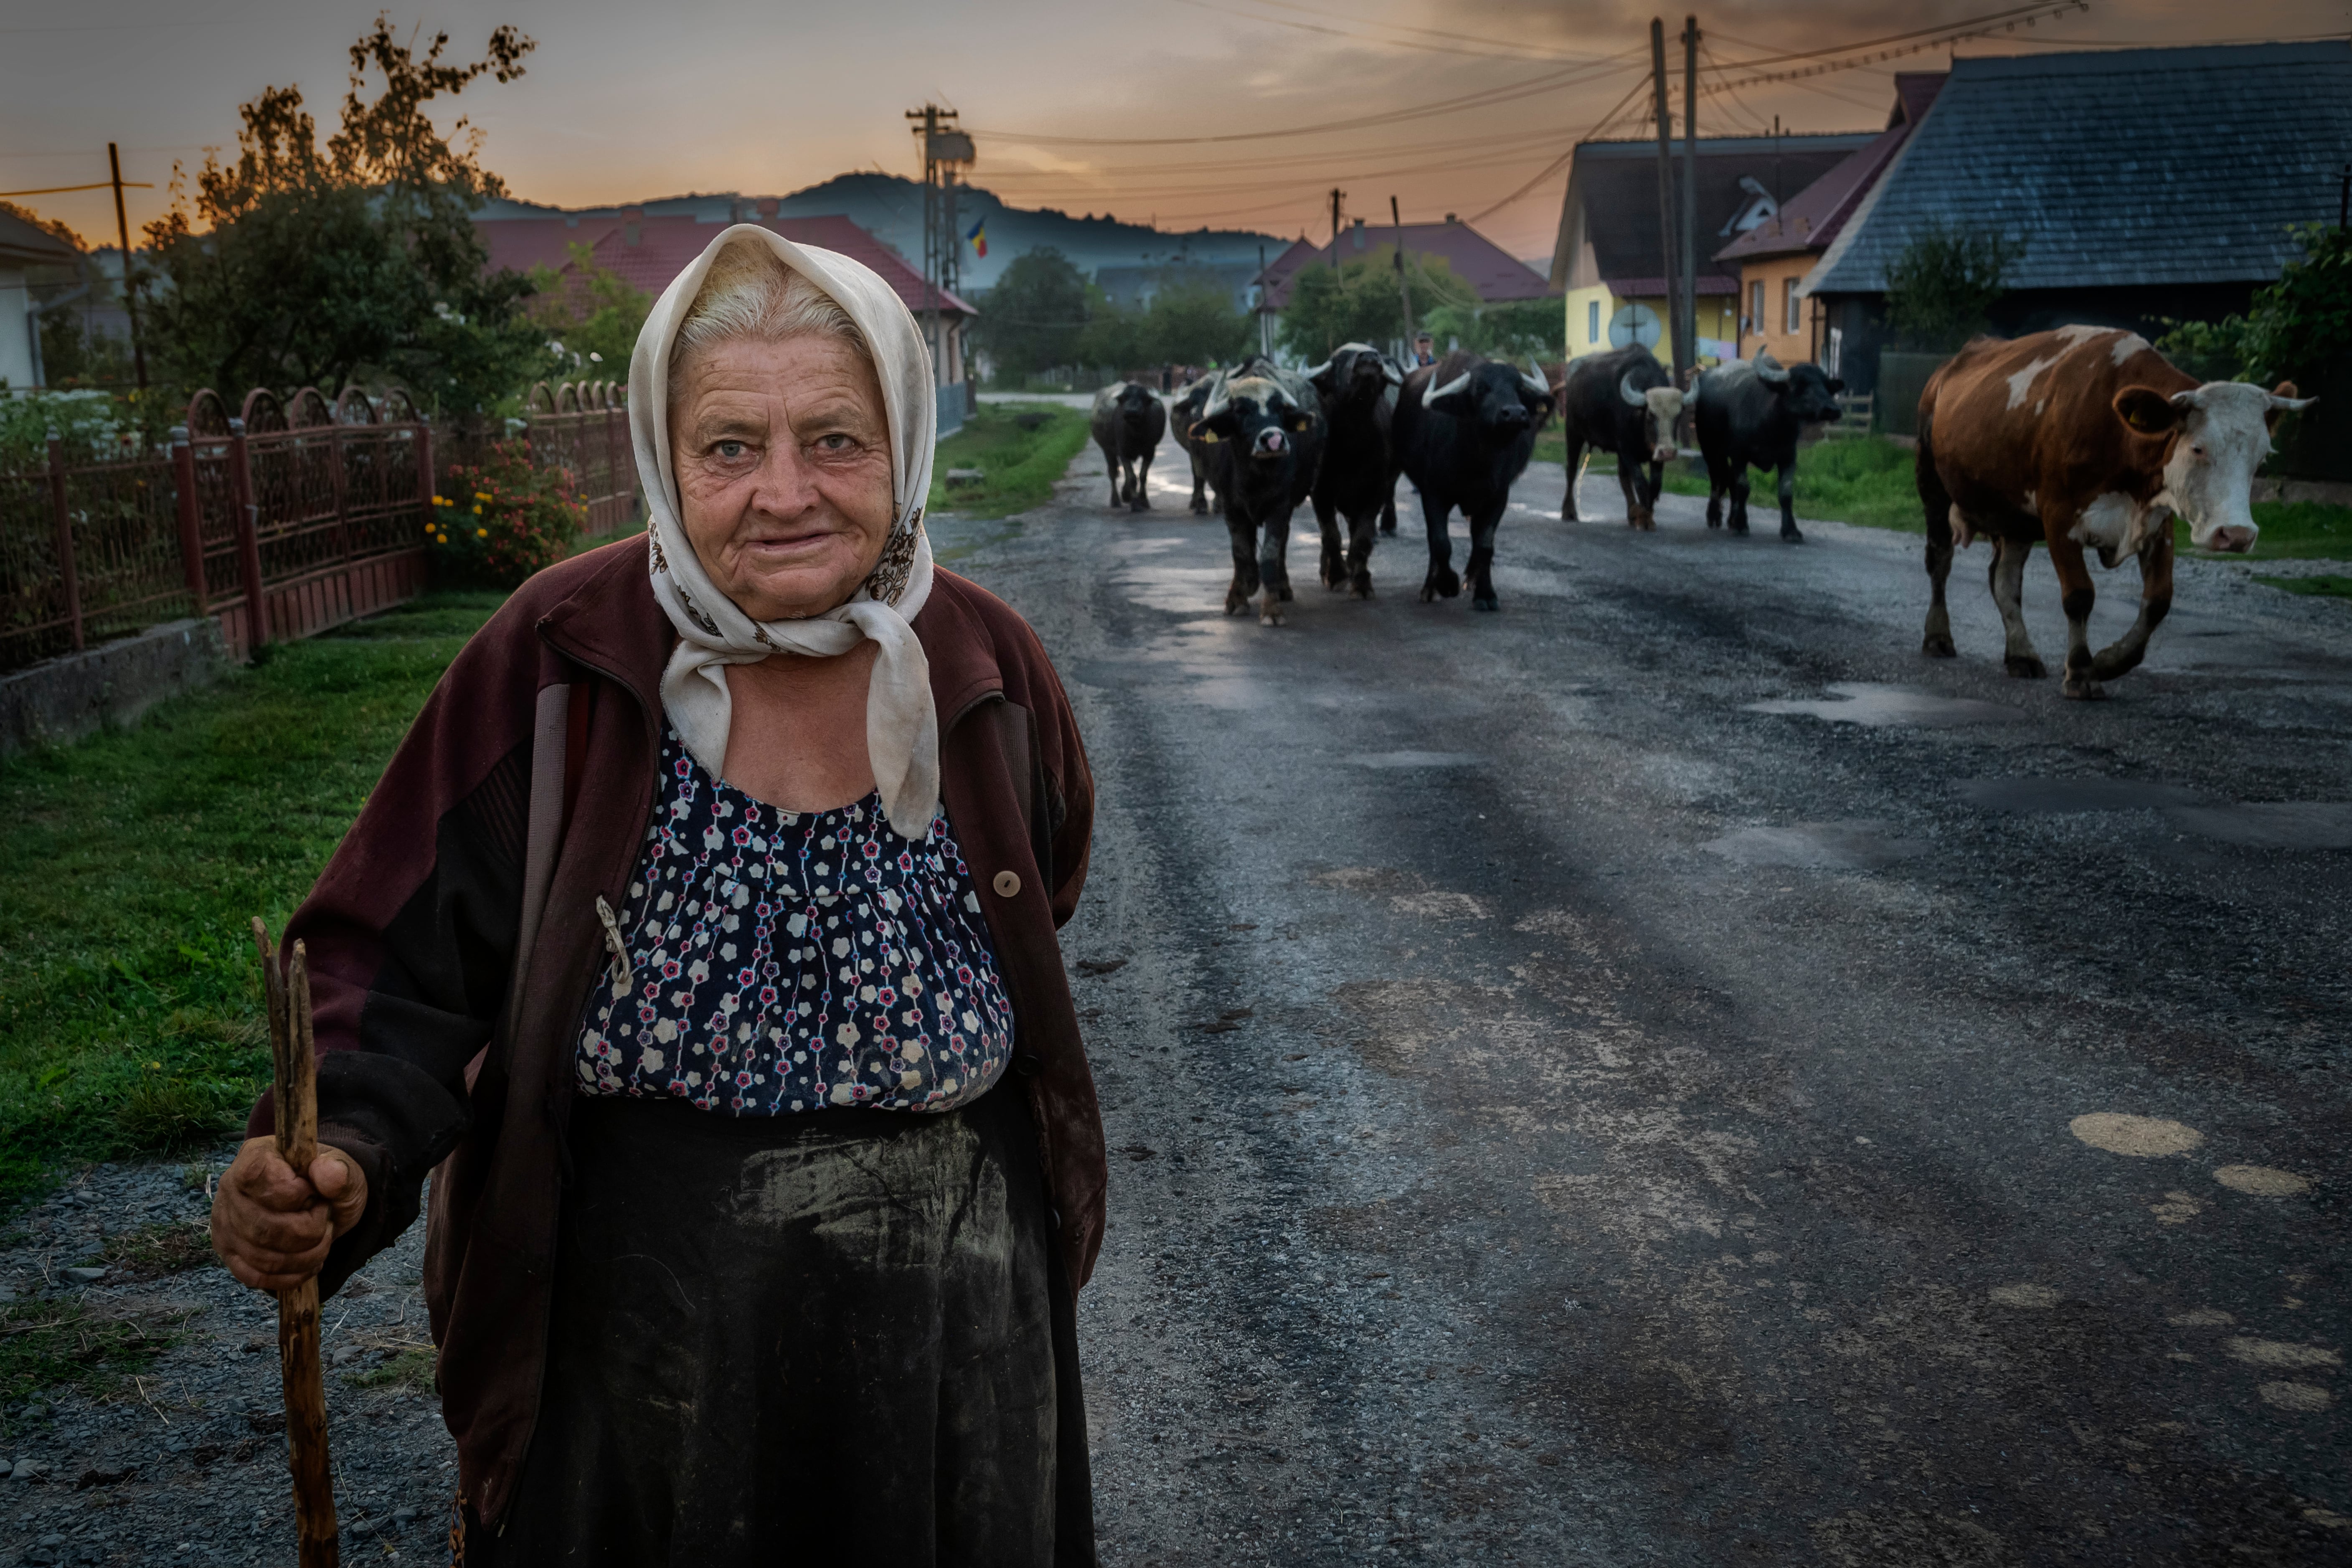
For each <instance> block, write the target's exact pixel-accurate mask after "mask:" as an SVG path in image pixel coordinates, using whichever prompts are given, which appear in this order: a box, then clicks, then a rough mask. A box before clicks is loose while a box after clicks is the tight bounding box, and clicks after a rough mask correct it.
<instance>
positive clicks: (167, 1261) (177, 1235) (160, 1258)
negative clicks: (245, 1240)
mask: <svg viewBox="0 0 2352 1568" xmlns="http://www.w3.org/2000/svg"><path fill="white" fill-rule="evenodd" d="M90 1261H91V1262H93V1263H100V1264H103V1265H105V1266H106V1268H107V1269H108V1270H109V1273H108V1275H107V1283H108V1284H113V1283H114V1282H115V1280H116V1279H118V1278H119V1279H161V1278H162V1277H163V1276H164V1275H166V1274H182V1273H185V1272H186V1271H187V1270H189V1269H191V1268H210V1267H211V1266H213V1265H214V1264H215V1263H217V1262H219V1258H218V1257H217V1256H216V1255H215V1253H214V1251H213V1238H212V1235H211V1233H210V1231H208V1230H207V1229H206V1228H205V1226H203V1225H201V1224H199V1223H197V1222H196V1221H194V1220H165V1221H163V1222H162V1223H161V1224H157V1225H142V1226H140V1227H139V1228H138V1229H136V1230H126V1231H123V1232H122V1233H121V1234H120V1235H117V1236H110V1237H107V1238H106V1239H105V1241H103V1242H102V1243H100V1246H99V1249H98V1256H97V1257H96V1258H92V1259H91V1260H90Z"/></svg>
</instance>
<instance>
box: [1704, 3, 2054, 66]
mask: <svg viewBox="0 0 2352 1568" xmlns="http://www.w3.org/2000/svg"><path fill="white" fill-rule="evenodd" d="M2090 8H2091V6H2090V0H2058V3H2056V4H2053V3H2052V0H2040V3H2039V4H2036V5H2012V6H2011V7H2010V8H2009V9H2008V10H2005V11H1989V12H1987V13H1986V14H1985V15H1983V16H1969V17H1964V18H1962V19H1961V20H1959V21H1958V22H1945V23H1942V24H1940V25H1938V26H1933V27H1914V28H1912V29H1911V30H1910V31H1908V32H1904V33H1889V34H1887V35H1886V36H1885V37H1878V38H1857V39H1855V40H1854V41H1853V43H1850V44H1834V45H1831V46H1829V47H1823V48H1818V49H1792V50H1790V51H1788V52H1787V53H1785V54H1778V55H1761V56H1759V57H1758V58H1755V59H1751V60H1733V61H1731V62H1729V63H1728V64H1727V65H1726V66H1725V67H1724V69H1726V70H1748V69H1750V68H1754V67H1756V66H1777V65H1782V64H1785V63H1787V62H1788V61H1790V60H1820V59H1828V58H1832V57H1833V56H1837V55H1850V54H1853V53H1856V52H1857V51H1860V50H1863V49H1874V48H1877V47H1880V46H1881V45H1883V44H1901V43H1908V42H1909V41H1911V40H1912V39H1914V38H1925V37H1929V36H1930V35H1937V34H1944V33H1951V32H1955V31H1958V30H1960V29H1964V28H1984V27H1991V26H1999V25H2000V24H2002V23H2011V24H2014V23H2017V22H2021V21H2023V20H2024V19H2025V18H2026V17H2028V16H2042V15H2044V14H2045V13H2046V14H2048V15H2050V16H2064V15H2065V14H2066V13H2067V12H2069V11H2088V10H2089V9H2090ZM1715 36H1716V37H1718V38H1721V39H1722V40H1723V41H1724V42H1725V43H1727V44H1738V46H1739V47H1741V48H1743V49H1762V48H1769V47H1771V46H1770V45H1769V44H1758V43H1752V42H1750V41H1749V40H1748V39H1746V38H1738V37H1733V36H1732V35H1730V34H1729V33H1727V32H1725V31H1723V30H1722V29H1721V28H1719V27H1718V28H1716V29H1715ZM1926 47H1928V48H1933V47H1936V46H1935V45H1934V44H1933V43H1930V44H1928V45H1927V46H1926Z"/></svg>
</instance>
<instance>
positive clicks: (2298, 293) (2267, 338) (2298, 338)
mask: <svg viewBox="0 0 2352 1568" xmlns="http://www.w3.org/2000/svg"><path fill="white" fill-rule="evenodd" d="M2291 232H2292V233H2293V234H2294V237H2295V238H2296V239H2297V240H2299V241H2300V242H2301V243H2302V245H2303V255H2302V256H2301V257H2299V258H2296V259H2295V260H2293V261H2290V262H2288V263H2287V264H2286V268H2285V269H2284V271H2282V272H2281V273H2280V274H2279V280H2278V281H2277V282H2275V283H2273V284H2272V285H2271V286H2270V287H2269V288H2267V289H2258V290H2256V292H2255V294H2254V298H2253V301H2252V309H2251V310H2248V311H2247V313H2246V314H2244V315H2242V316H2225V317H2223V318H2222V319H2221V320H2220V321H2168V322H2167V323H2166V324H2167V325H2168V327H2169V328H2170V329H2171V330H2170V331H2168V332H2166V333H2165V334H2164V336H2163V337H2161V338H2159V339H2158V340H2157V345H2156V346H2157V347H2158V349H2159V350H2160V351H2162V353H2164V355H2165V357H2166V358H2168V359H2169V360H2171V361H2172V363H2175V364H2177V365H2179V367H2180V368H2181V369H2182V370H2185V371H2187V372H2189V374H2191V375H2194V376H2196V377H2198V379H2200V380H2201V381H2227V380H2231V379H2232V378H2236V377H2242V378H2244V379H2245V380H2248V381H2256V382H2261V383H2262V384H2264V385H2269V384H2273V383H2274V382H2277V381H2279V380H2282V379H2290V380H2294V381H2295V382H2297V383H2298V384H2301V385H2302V386H2303V387H2304V389H2305V391H2309V390H2310V389H2311V388H2312V387H2313V386H2314V385H2315V384H2317V383H2318V382H2319V381H2320V380H2321V378H2322V377H2323V376H2324V375H2325V374H2326V373H2327V372H2329V371H2330V370H2332V369H2333V368H2334V367H2336V365H2339V364H2341V363H2344V361H2345V360H2346V359H2347V358H2352V231H2347V230H2346V229H2344V228H2342V227H2339V226H2336V225H2333V224H2317V223H2314V224H2300V225H2297V226H2295V227H2294V229H2293V230H2292V231H2291Z"/></svg>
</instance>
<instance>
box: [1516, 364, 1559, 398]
mask: <svg viewBox="0 0 2352 1568" xmlns="http://www.w3.org/2000/svg"><path fill="white" fill-rule="evenodd" d="M1519 379H1520V380H1521V381H1524V382H1526V383H1527V384H1528V391H1529V392H1532V393H1534V394H1535V395H1537V396H1538V397H1549V396H1550V395H1551V383H1549V382H1548V381H1546V380H1545V379H1544V378H1543V377H1541V376H1539V375H1537V374H1534V373H1532V372H1530V371H1524V370H1523V371H1521V372H1519Z"/></svg>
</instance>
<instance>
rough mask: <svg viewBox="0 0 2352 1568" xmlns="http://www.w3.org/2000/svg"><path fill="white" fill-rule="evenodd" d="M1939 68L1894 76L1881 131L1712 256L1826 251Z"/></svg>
mask: <svg viewBox="0 0 2352 1568" xmlns="http://www.w3.org/2000/svg"><path fill="white" fill-rule="evenodd" d="M1945 79H1946V78H1945V75H1944V73H1943V72H1942V71H1936V72H1932V73H1930V72H1926V71H1905V72H1903V73H1901V74H1900V75H1898V76H1896V77H1895V110H1894V112H1893V113H1892V114H1891V115H1890V116H1889V117H1888V124H1887V127H1886V129H1885V131H1883V132H1880V133H1879V134H1878V135H1877V136H1876V137H1874V138H1873V139H1872V140H1871V142H1870V143H1869V144H1868V145H1867V146H1864V147H1857V148H1855V149H1854V150H1853V152H1851V153H1847V154H1846V155H1845V158H1844V159H1843V161H1842V162H1841V163H1838V164H1837V165H1836V166H1835V167H1833V168H1832V169H1831V170H1830V172H1829V173H1828V174H1823V175H1822V177H1821V178H1820V179H1818V180H1815V181H1814V182H1813V183H1812V184H1810V185H1807V186H1806V187H1805V188H1804V189H1803V190H1801V191H1799V192H1798V193H1797V194H1796V195H1793V196H1790V198H1789V199H1788V201H1787V202H1786V203H1784V204H1782V205H1781V208H1780V211H1779V212H1778V213H1776V214H1774V215H1773V216H1770V217H1769V218H1766V219H1765V220H1764V221H1763V222H1762V223H1759V224H1758V225H1757V226H1755V227H1754V228H1751V229H1749V230H1748V232H1747V233H1746V234H1743V235H1741V236H1740V237H1738V238H1737V239H1735V240H1733V241H1732V242H1731V243H1730V244H1729V245H1727V246H1725V247H1723V248H1722V249H1721V250H1718V251H1717V252H1716V253H1715V258H1716V259H1717V261H1729V262H1738V261H1741V260H1745V259H1747V258H1750V257H1759V256H1793V255H1798V254H1801V253H1802V252H1805V251H1809V250H1814V251H1818V250H1826V249H1828V248H1829V245H1830V242H1831V241H1832V240H1833V239H1835V238H1837V237H1838V233H1839V231H1840V230H1841V229H1843V228H1844V227H1845V226H1846V223H1847V220H1849V219H1850V218H1852V217H1853V215H1854V212H1855V211H1856V209H1858V208H1859V207H1860V206H1861V205H1862V201H1863V198H1864V197H1865V196H1867V195H1869V194H1870V189H1871V187H1872V186H1873V185H1874V184H1877V183H1878V180H1879V177H1880V176H1881V175H1883V174H1885V173H1886V169H1887V166H1888V165H1889V164H1890V163H1893V162H1894V161H1895V154H1896V153H1899V152H1901V151H1902V150H1903V143H1904V142H1905V141H1906V140H1907V139H1908V138H1909V137H1910V134H1911V132H1912V130H1913V128H1914V127H1916V125H1917V124H1918V122H1919V121H1920V119H1921V118H1922V117H1923V116H1924V115H1926V114H1927V110H1929V108H1931V107H1932V106H1933V105H1934V104H1935V101H1936V95H1937V93H1938V92H1939V91H1941V90H1942V89H1943V86H1944V82H1945Z"/></svg>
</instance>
